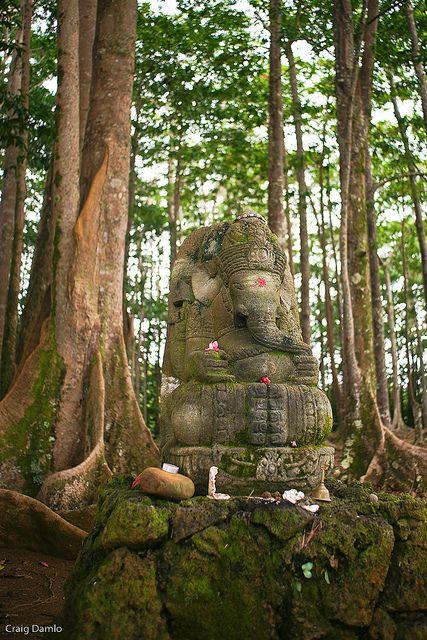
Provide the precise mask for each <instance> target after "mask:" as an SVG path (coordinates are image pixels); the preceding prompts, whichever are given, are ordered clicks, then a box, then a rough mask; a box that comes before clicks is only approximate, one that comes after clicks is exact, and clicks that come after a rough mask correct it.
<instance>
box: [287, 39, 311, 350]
mask: <svg viewBox="0 0 427 640" xmlns="http://www.w3.org/2000/svg"><path fill="white" fill-rule="evenodd" d="M286 56H287V58H288V63H289V79H290V84H291V97H292V113H293V118H294V124H295V137H296V142H297V154H296V155H297V181H298V213H299V221H300V243H301V252H300V256H301V330H302V336H303V340H304V342H306V343H307V344H310V336H311V325H310V262H309V246H308V229H307V184H306V180H305V155H304V144H303V138H302V125H301V103H300V99H299V94H298V80H297V74H296V68H295V58H294V54H293V51H292V43H288V45H287V47H286Z"/></svg>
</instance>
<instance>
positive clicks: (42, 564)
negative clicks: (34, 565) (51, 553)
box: [39, 562, 49, 567]
mask: <svg viewBox="0 0 427 640" xmlns="http://www.w3.org/2000/svg"><path fill="white" fill-rule="evenodd" d="M39 564H41V566H42V567H48V566H49V564H48V563H47V562H39Z"/></svg>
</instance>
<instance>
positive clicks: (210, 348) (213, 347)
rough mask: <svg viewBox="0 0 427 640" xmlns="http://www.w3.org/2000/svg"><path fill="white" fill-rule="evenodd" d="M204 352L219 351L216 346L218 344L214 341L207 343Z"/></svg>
mask: <svg viewBox="0 0 427 640" xmlns="http://www.w3.org/2000/svg"><path fill="white" fill-rule="evenodd" d="M205 351H216V352H218V351H219V346H218V342H217V341H216V340H213V341H212V342H209V346H208V348H207V349H205Z"/></svg>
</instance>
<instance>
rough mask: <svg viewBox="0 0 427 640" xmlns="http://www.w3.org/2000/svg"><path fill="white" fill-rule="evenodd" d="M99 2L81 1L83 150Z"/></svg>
mask: <svg viewBox="0 0 427 640" xmlns="http://www.w3.org/2000/svg"><path fill="white" fill-rule="evenodd" d="M96 6H97V0H79V80H80V82H79V91H80V149H83V143H84V137H85V130H86V122H87V115H88V111H89V97H90V86H91V82H92V50H93V42H94V39H95V27H96Z"/></svg>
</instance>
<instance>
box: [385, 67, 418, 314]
mask: <svg viewBox="0 0 427 640" xmlns="http://www.w3.org/2000/svg"><path fill="white" fill-rule="evenodd" d="M388 80H389V83H390V93H391V101H392V103H393V110H394V115H395V117H396V121H397V125H398V127H399V133H400V137H401V138H402V142H403V146H404V148H405V158H406V165H407V167H408V173H409V184H410V186H411V196H412V202H413V204H414V211H415V227H416V229H417V235H418V242H419V244H420V252H421V265H422V271H423V286H424V298H425V301H426V306H427V242H426V234H425V229H424V216H423V212H422V209H421V202H420V194H419V191H418V184H417V178H416V173H417V168H416V166H415V162H414V159H413V156H412V152H411V148H410V146H409V140H408V136H407V133H406V128H405V123H404V121H403V118H402V116H401V114H400V109H399V104H398V102H397V96H396V86H395V84H394V79H393V76H392V75H391V74H389V75H388Z"/></svg>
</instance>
